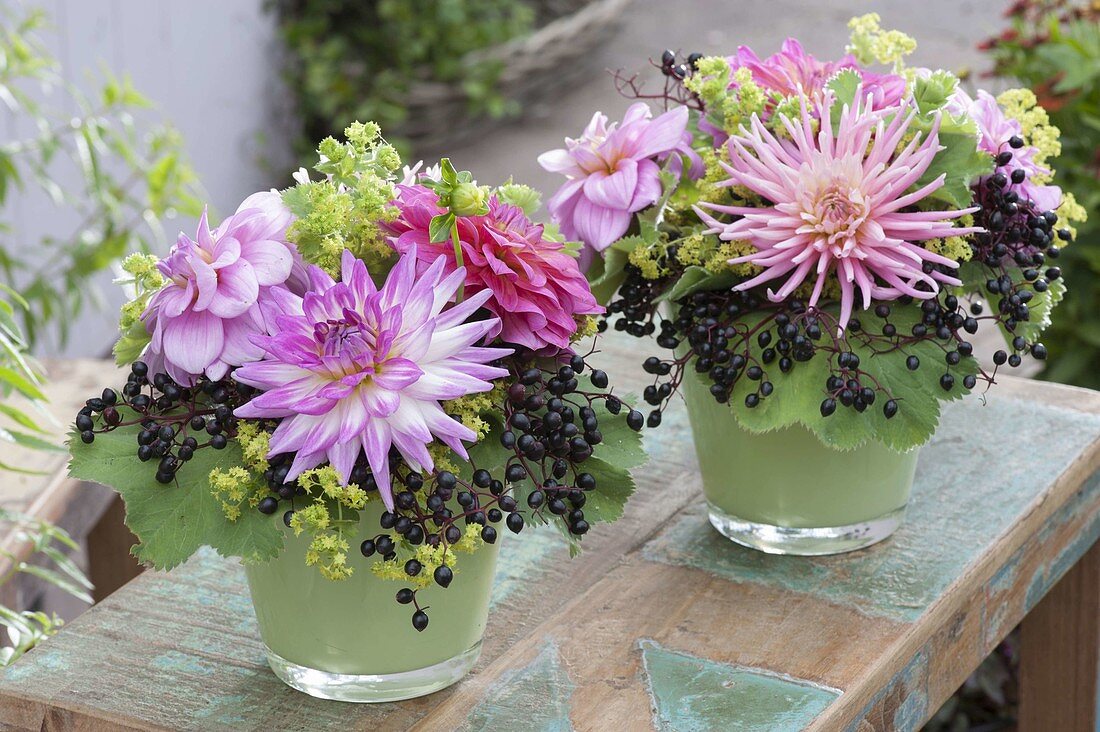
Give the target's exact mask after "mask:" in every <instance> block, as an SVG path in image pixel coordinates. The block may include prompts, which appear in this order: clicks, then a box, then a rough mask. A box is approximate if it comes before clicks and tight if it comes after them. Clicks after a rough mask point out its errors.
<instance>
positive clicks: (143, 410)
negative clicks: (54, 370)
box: [76, 361, 253, 484]
mask: <svg viewBox="0 0 1100 732" xmlns="http://www.w3.org/2000/svg"><path fill="white" fill-rule="evenodd" d="M252 394H253V390H252V389H251V388H250V387H248V386H245V385H244V384H238V383H236V382H233V381H231V380H229V379H224V380H221V381H211V380H209V379H207V378H205V377H202V378H200V379H199V380H198V381H197V382H196V383H195V384H193V385H191V386H181V385H180V384H177V383H176V382H175V381H173V380H172V378H171V377H170V376H168V374H165V373H158V374H153V375H152V376H150V374H149V367H148V366H147V365H146V364H145V363H144V362H142V361H137V362H136V363H134V364H133V365H132V366H131V367H130V375H129V377H128V379H127V381H126V385H125V386H124V387H123V388H122V390H121V393H120V392H117V391H115V390H114V389H104V390H103V393H102V394H101V395H100V396H98V397H93V398H91V399H89V400H87V402H85V404H84V406H83V407H82V408H81V410H80V412H79V413H78V414H77V417H76V429H77V431H78V432H79V433H80V439H81V441H82V442H84V443H85V444H91V443H92V442H94V441H95V437H96V435H97V434H101V433H104V432H110V431H112V430H115V429H117V428H119V427H130V426H133V425H140V426H141V430H140V431H138V433H137V438H136V443H137V444H136V454H137V458H138V460H140V461H141V462H143V463H146V462H150V461H153V460H156V461H157V472H156V476H155V477H156V480H157V481H158V482H160V483H164V484H168V483H172V482H173V481H175V479H176V473H178V472H179V470H180V469H181V468H182V467H183V466H184V465H185V464H186V463H187V462H189V461H190V460H191V459H192V458H193V457H194V456H195V453H196V451H198V450H202V449H204V448H212V449H214V450H221V449H224V448H225V446H226V445H228V444H229V440H230V439H231V438H233V437H234V436H235V435H236V428H237V420H236V418H235V417H234V416H233V407H235V406H237V405H239V404H241V403H243V402H244V401H246V400H247V399H249V398H251V396H252Z"/></svg>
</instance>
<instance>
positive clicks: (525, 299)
mask: <svg viewBox="0 0 1100 732" xmlns="http://www.w3.org/2000/svg"><path fill="white" fill-rule="evenodd" d="M394 204H395V205H396V206H397V208H398V210H399V211H400V215H399V216H398V217H397V219H396V220H395V221H393V222H391V223H389V224H387V228H388V230H389V232H390V233H391V234H393V237H392V239H391V242H392V244H393V247H394V249H396V250H397V251H398V252H401V253H402V254H406V253H409V252H415V253H416V256H417V257H418V258H419V260H420V264H419V268H420V269H421V270H424V269H427V268H428V267H430V266H433V265H434V263H435V262H436V261H437V260H438V259H440V258H442V259H443V261H444V262H445V265H444V266H445V271H447V272H452V271H454V270H455V269H456V268H457V266H458V264H457V262H456V261H455V253H454V246H453V245H452V244H451V241H450V240H449V239H448V240H447V241H445V242H443V243H436V244H433V243H432V242H431V236H430V235H429V231H428V227H429V224H430V223H431V220H432V217H433V216H436V215H438V214H441V213H444V210H443V209H442V208H440V206H439V199H438V196H437V195H436V194H435V192H434V191H432V190H430V189H428V188H426V187H424V186H422V185H411V186H410V185H401V186H398V195H397V199H396V200H395V201H394ZM542 232H543V227H542V226H540V225H538V224H534V223H532V222H531V220H530V219H528V218H527V216H526V215H525V214H524V213H523V211H522V210H521V209H519V208H517V207H516V206H511V205H508V204H504V203H501V202H500V201H499V200H498V199H497V198H496V196H493V197H492V198H490V199H489V213H488V214H487V215H485V216H462V217H459V218H458V238H459V242H460V244H461V249H462V261H463V265H464V267H465V272H466V282H465V293H466V295H467V296H468V295H472V294H478V293H482V292H486V293H487V297H486V298H485V300H484V302H485V308H486V309H487V310H489V311H490V312H491V313H493V315H495V316H497V318H499V323H500V326H499V332H496V331H494V332H492V333H490V335H492V336H495V335H499V336H500V338H501V339H502V340H504V341H505V342H507V343H514V344H517V345H520V346H524V347H525V348H530V349H531V350H533V351H540V352H546V351H552V352H556V351H558V350H559V349H565V348H569V343H570V339H571V338H572V336H573V334H574V333H575V332H576V330H577V322H576V320H575V318H576V316H578V315H598V314H599V313H602V312H603V308H602V307H600V305H599V304H598V303H597V302H596V298H595V297H593V296H592V291H591V290H590V289H589V287H588V280H586V279H585V277H584V275H583V274H582V273H581V271H580V268H579V267H578V266H577V260H576V259H575V258H574V257H572V256H570V255H569V254H567V253H566V252H565V247H564V246H563V245H562V244H560V243H558V242H554V241H549V240H547V239H544V238H543V236H542Z"/></svg>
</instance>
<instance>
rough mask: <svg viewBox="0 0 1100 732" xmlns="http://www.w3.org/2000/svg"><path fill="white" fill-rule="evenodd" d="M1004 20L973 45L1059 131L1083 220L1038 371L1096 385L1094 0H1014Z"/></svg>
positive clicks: (1097, 46) (1098, 194) (1097, 34)
mask: <svg viewBox="0 0 1100 732" xmlns="http://www.w3.org/2000/svg"><path fill="white" fill-rule="evenodd" d="M1006 16H1007V18H1008V22H1009V27H1008V28H1007V29H1006V30H1005V31H1004V32H1002V33H1000V34H999V35H996V36H993V37H992V38H989V39H988V40H986V41H984V42H983V43H982V44H981V45H980V46H979V48H981V50H983V51H984V52H986V53H988V54H989V55H990V56H991V57H992V59H993V62H994V66H993V70H992V72H991V74H992V75H993V76H997V77H1001V78H1003V79H1005V80H1007V81H1009V82H1011V83H1018V84H1020V85H1023V86H1028V87H1031V88H1032V89H1034V90H1035V93H1036V95H1037V96H1038V98H1039V103H1040V104H1041V105H1043V107H1045V108H1046V110H1047V112H1048V113H1049V114H1050V119H1051V122H1052V123H1053V124H1054V125H1055V126H1057V127H1058V128H1059V129H1060V130H1061V131H1062V137H1061V142H1062V154H1061V156H1060V157H1059V158H1058V161H1057V169H1058V174H1057V177H1056V180H1055V182H1056V183H1058V184H1059V185H1061V186H1062V188H1063V190H1070V191H1073V192H1074V194H1075V195H1076V197H1077V200H1078V202H1079V203H1080V204H1081V205H1082V206H1084V207H1085V209H1086V210H1087V211H1088V214H1089V220H1088V222H1086V223H1085V224H1083V225H1080V226H1079V227H1078V231H1077V237H1076V239H1075V241H1074V242H1073V243H1072V244H1071V245H1070V246H1068V247H1066V249H1065V251H1064V252H1063V254H1062V262H1064V266H1063V271H1064V272H1065V278H1066V288H1067V292H1066V297H1065V300H1064V301H1063V302H1062V304H1061V306H1060V309H1059V312H1058V317H1057V318H1055V319H1054V325H1053V326H1052V327H1051V328H1050V330H1048V331H1047V332H1046V333H1045V334H1044V338H1043V340H1044V342H1045V343H1046V345H1047V348H1048V350H1049V352H1050V358H1049V359H1048V366H1047V368H1046V369H1045V370H1044V371H1043V372H1042V374H1040V376H1041V378H1044V379H1049V380H1050V381H1061V382H1064V383H1069V384H1078V385H1080V386H1086V387H1089V388H1092V389H1097V388H1100V2H1097V0H1086V2H1084V3H1082V2H1069V1H1068V0H1020V1H1018V2H1013V3H1012V5H1010V6H1009V8H1008V10H1007V12H1006Z"/></svg>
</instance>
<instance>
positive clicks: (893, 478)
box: [683, 372, 919, 555]
mask: <svg viewBox="0 0 1100 732" xmlns="http://www.w3.org/2000/svg"><path fill="white" fill-rule="evenodd" d="M683 395H684V399H685V401H686V402H687V410H688V419H689V421H690V422H691V429H692V433H693V436H694V440H695V451H696V454H697V455H698V458H699V470H700V473H701V474H702V480H703V493H704V494H705V495H706V499H707V505H708V508H709V514H710V522H711V524H713V525H714V528H716V529H717V530H718V531H719V532H720V533H722V534H723V535H724V536H726V537H728V538H729V539H732V540H733V541H735V542H737V543H738V544H743V545H745V546H748V547H752V548H753V549H759V550H760V551H764V552H768V553H770V554H800V555H819V554H839V553H841V552H849V551H854V550H856V549H862V548H863V547H866V546H870V545H871V544H874V543H876V542H879V541H882V540H883V539H885V538H887V537H889V536H890V535H891V534H893V533H894V531H896V530H897V528H898V526H900V525H901V521H902V517H903V516H904V514H905V506H906V504H907V503H908V501H909V492H910V490H911V489H912V487H913V475H914V472H915V470H916V465H917V453H918V452H919V448H914V449H913V450H910V451H909V452H905V453H898V452H895V451H893V450H891V449H890V448H888V447H886V446H884V445H882V444H881V443H877V442H871V443H867V444H865V445H863V446H861V447H858V448H856V449H854V450H837V449H835V448H832V447H829V446H828V445H825V444H824V443H823V442H821V441H820V440H819V439H818V438H817V436H816V435H814V434H813V433H812V432H811V431H810V430H808V429H806V428H805V427H802V426H800V425H795V426H791V427H787V428H784V429H780V430H776V431H773V432H766V433H762V434H756V433H752V432H748V431H746V430H744V429H742V428H741V427H740V426H739V425H738V423H737V420H736V418H735V417H734V415H733V411H732V409H731V407H730V405H728V404H719V403H718V402H717V401H715V399H714V397H713V396H711V394H710V392H709V390H708V387H707V386H706V385H705V384H704V383H703V380H702V379H701V378H699V377H698V375H697V374H695V373H694V372H691V373H688V374H687V375H686V376H685V378H684V382H683Z"/></svg>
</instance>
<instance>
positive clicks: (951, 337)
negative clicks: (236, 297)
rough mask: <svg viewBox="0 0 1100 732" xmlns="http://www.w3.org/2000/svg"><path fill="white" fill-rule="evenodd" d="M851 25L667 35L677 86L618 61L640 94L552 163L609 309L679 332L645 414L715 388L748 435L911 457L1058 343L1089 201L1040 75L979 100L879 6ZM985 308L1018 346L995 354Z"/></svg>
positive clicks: (567, 218) (619, 319)
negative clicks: (783, 32) (829, 31)
mask: <svg viewBox="0 0 1100 732" xmlns="http://www.w3.org/2000/svg"><path fill="white" fill-rule="evenodd" d="M850 27H851V29H852V38H851V43H850V45H849V46H848V48H847V53H846V55H844V56H842V57H841V58H839V59H837V60H835V61H821V60H818V59H816V58H814V57H813V56H812V55H810V54H808V53H807V52H806V51H804V50H803V48H802V46H801V45H800V44H799V43H798V41H796V40H794V39H788V40H787V41H786V42H785V43H784V44H783V46H782V48H781V50H780V51H779V52H778V53H776V54H774V55H772V56H769V57H766V58H761V57H759V56H758V55H757V54H755V53H754V52H753V51H752V50H750V49H748V48H746V47H741V48H739V49H738V50H737V52H736V53H735V54H733V55H731V56H728V57H723V56H713V57H703V56H702V55H700V54H691V55H690V56H688V57H687V58H684V59H681V58H680V57H678V56H677V54H675V53H673V52H672V51H666V52H665V53H664V55H663V56H662V58H661V59H660V60H659V61H654V62H652V63H653V65H654V66H655V67H657V68H659V69H660V72H661V73H662V75H663V77H664V86H663V89H661V90H660V91H658V92H655V93H647V92H646V90H645V88H644V86H643V84H642V82H641V80H640V79H639V77H638V76H636V75H635V76H627V75H625V74H623V73H621V72H620V73H618V74H616V75H615V78H616V82H617V85H618V88H619V89H620V91H622V92H623V93H625V94H627V95H628V96H631V97H635V98H638V99H639V101H638V102H637V103H635V104H634V105H633V106H631V107H630V108H629V110H628V111H627V112H626V115H625V117H624V118H623V120H622V122H621V123H618V124H616V123H609V122H608V120H607V118H606V117H605V116H604V115H602V114H599V113H597V114H596V115H595V116H594V117H593V118H592V121H591V123H590V124H589V125H588V127H587V128H586V129H585V130H584V132H583V133H582V135H581V136H580V137H579V138H577V139H567V140H566V147H565V148H563V149H559V150H553V151H550V152H547V153H545V154H544V155H542V156H541V157H540V158H539V161H540V163H541V164H542V166H543V167H544V168H546V169H547V170H549V171H554V172H558V173H561V174H562V175H563V176H565V178H566V179H567V180H566V182H565V183H564V184H563V185H562V187H561V188H560V190H558V192H557V193H556V194H555V195H554V196H553V198H552V199H551V200H550V211H551V213H552V215H553V218H554V221H555V222H556V223H557V224H558V225H559V226H560V228H561V231H562V232H563V233H564V234H565V235H566V236H567V237H570V238H577V239H579V240H581V241H582V242H584V244H585V245H586V254H585V256H586V257H588V258H590V259H594V262H593V264H592V268H591V269H590V271H589V272H590V278H591V279H592V281H593V290H594V291H595V292H596V293H597V294H598V295H599V296H600V298H601V299H602V301H604V302H609V305H608V311H609V315H608V318H607V322H611V323H613V325H614V328H615V329H617V330H620V331H625V332H626V333H628V334H630V335H633V336H638V337H653V339H654V340H655V341H656V345H657V346H658V347H659V348H661V349H664V351H663V352H658V353H656V354H654V355H651V356H649V357H648V358H647V359H646V360H645V363H644V368H645V370H646V371H647V372H648V373H650V374H652V375H653V376H654V381H653V383H652V385H650V386H649V387H647V388H646V390H645V393H644V399H645V401H646V402H648V404H649V405H650V407H651V411H650V412H649V414H648V418H647V421H648V424H649V425H650V426H656V425H658V424H659V423H660V422H661V417H662V412H663V410H664V409H665V408H666V407H667V406H668V404H669V400H670V399H671V397H672V395H673V394H674V393H676V392H677V391H678V390H679V389H680V387H681V385H682V384H683V383H684V382H685V381H686V382H687V388H688V389H689V390H690V389H691V388H694V386H695V382H698V383H700V384H701V385H702V388H704V389H706V390H707V391H709V394H710V397H711V398H712V399H713V401H714V402H717V403H720V404H727V403H728V405H729V409H728V411H729V412H730V413H731V414H732V415H733V416H732V418H731V422H730V424H731V425H733V426H736V427H738V428H740V429H742V430H744V431H746V432H748V433H752V434H761V433H767V432H771V431H776V430H782V429H785V428H798V429H806V430H809V431H811V432H812V433H813V434H814V435H816V437H817V438H818V441H819V442H820V443H823V444H824V445H826V446H828V447H831V448H843V449H851V448H855V447H858V446H860V445H864V444H867V443H870V442H875V443H879V444H881V445H884V446H886V447H887V448H889V449H891V450H893V451H895V452H898V453H905V452H906V451H909V450H911V449H912V448H915V447H917V446H919V445H921V444H923V443H924V442H926V441H927V440H928V439H929V438H930V437H931V436H932V434H933V432H934V430H935V428H936V425H937V422H938V419H939V415H940V404H941V402H942V401H944V400H951V399H957V398H959V397H960V396H962V395H963V394H965V393H966V392H969V391H970V390H972V389H975V388H976V387H977V386H978V384H979V382H982V383H986V384H992V383H993V382H994V380H995V378H996V376H997V375H998V374H999V373H1000V372H1001V370H1002V368H1003V367H1004V366H1005V365H1007V366H1009V367H1016V366H1019V365H1020V363H1021V361H1022V359H1023V357H1024V356H1026V355H1027V354H1029V353H1030V355H1032V356H1034V357H1035V358H1038V359H1042V358H1044V357H1045V355H1046V348H1045V347H1044V346H1043V344H1042V343H1041V341H1040V334H1041V332H1042V330H1043V329H1044V328H1045V327H1046V326H1047V325H1048V324H1049V323H1050V314H1051V311H1052V310H1053V308H1054V307H1055V305H1057V304H1058V302H1059V300H1061V298H1062V295H1063V292H1064V286H1063V284H1062V273H1061V270H1060V269H1059V267H1058V266H1057V261H1056V260H1057V258H1058V256H1059V253H1060V252H1061V248H1062V247H1064V246H1065V245H1066V244H1067V243H1068V242H1069V241H1070V240H1071V239H1072V238H1073V234H1074V230H1073V226H1072V224H1073V222H1074V221H1075V220H1076V221H1080V220H1081V219H1082V218H1083V211H1082V209H1081V207H1080V206H1078V205H1077V204H1076V203H1075V201H1074V200H1073V198H1072V196H1071V195H1070V194H1068V193H1064V192H1063V191H1062V190H1061V189H1060V188H1059V187H1057V186H1056V185H1054V184H1053V183H1052V179H1053V176H1054V170H1053V168H1052V167H1051V162H1052V160H1053V158H1054V157H1056V156H1057V154H1058V151H1059V145H1058V130H1057V129H1056V128H1054V127H1052V126H1051V125H1050V124H1049V120H1048V118H1047V115H1046V113H1045V112H1044V111H1043V109H1042V108H1041V107H1039V106H1038V105H1037V103H1036V98H1035V95H1034V94H1033V93H1032V92H1030V91H1029V90H1026V89H1015V90H1011V91H1007V92H1005V93H1003V94H1001V95H1000V96H998V97H994V96H993V95H992V94H990V93H988V92H985V91H978V92H977V93H976V94H975V95H973V96H972V95H971V94H969V93H967V92H966V91H964V90H963V89H962V87H961V86H960V83H959V79H958V78H957V77H956V76H955V75H953V74H951V73H950V72H947V71H943V70H931V69H926V68H912V67H907V66H906V65H905V61H904V60H905V57H906V56H907V55H908V54H909V53H910V52H911V51H912V50H913V49H914V48H915V45H916V44H915V42H914V41H913V39H911V38H909V37H908V36H905V35H904V34H902V33H900V32H897V31H884V30H882V29H881V28H880V27H879V18H878V16H877V15H874V14H871V15H866V16H863V17H860V18H856V19H854V20H852V21H851V23H850ZM653 101H655V102H656V103H658V104H659V105H660V106H661V107H662V109H661V110H659V112H660V113H659V114H657V116H654V111H653V110H652V109H651V107H650V104H649V102H653ZM983 323H985V324H988V325H990V326H994V327H996V328H999V329H1000V330H1001V331H1002V332H1003V334H1004V335H1005V338H1006V339H1007V344H1008V345H1007V347H1006V348H1004V349H1000V350H997V352H996V353H994V354H993V357H992V361H993V365H992V367H990V368H983V366H981V365H980V364H979V362H978V361H977V360H976V359H975V357H974V346H973V345H972V342H971V337H972V336H973V335H974V334H975V333H977V331H978V329H979V327H981V326H982V324H983ZM690 406H691V401H690V400H689V407H690ZM696 438H697V441H698V439H699V430H698V429H697V430H696ZM700 452H701V456H700V457H701V460H703V455H702V450H700ZM807 470H810V471H812V470H813V468H812V467H809V466H808V467H807ZM910 475H911V471H910ZM706 480H707V476H706V467H705V465H704V482H706ZM708 493H709V491H708ZM712 502H713V498H712ZM902 506H904V502H903V503H902ZM712 518H713V517H712ZM766 523H774V524H778V523H781V522H779V521H770V522H766Z"/></svg>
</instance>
